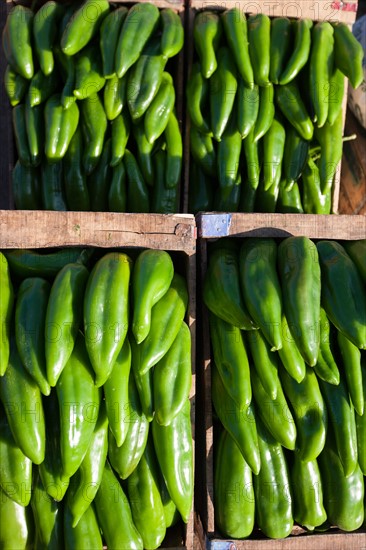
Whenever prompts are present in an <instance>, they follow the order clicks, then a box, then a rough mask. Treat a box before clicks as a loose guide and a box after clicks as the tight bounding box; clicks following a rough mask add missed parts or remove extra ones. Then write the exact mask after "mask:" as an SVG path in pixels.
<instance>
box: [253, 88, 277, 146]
mask: <svg viewBox="0 0 366 550" xmlns="http://www.w3.org/2000/svg"><path fill="white" fill-rule="evenodd" d="M273 99H274V87H273V84H272V83H269V84H268V85H267V86H260V87H259V108H258V115H257V119H256V121H255V124H254V130H253V139H254V141H258V140H259V139H260V138H261V137H263V136H264V135H265V133H266V132H267V131H268V130H269V128H270V127H271V124H272V121H273V118H274V116H275V106H274V102H273Z"/></svg>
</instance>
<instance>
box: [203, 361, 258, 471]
mask: <svg viewBox="0 0 366 550" xmlns="http://www.w3.org/2000/svg"><path fill="white" fill-rule="evenodd" d="M212 401H213V404H214V407H215V410H216V413H217V416H218V417H219V419H220V421H221V423H222V424H223V426H224V428H225V429H226V430H227V431H228V432H229V434H230V435H231V437H232V438H233V439H234V440H235V442H236V444H237V445H238V447H239V449H240V452H241V453H242V455H243V457H244V459H245V461H246V463H247V464H248V466H249V467H250V469H251V470H252V472H253V473H255V474H257V473H258V472H259V470H260V468H261V460H260V455H259V449H258V437H257V428H256V424H255V421H254V414H253V408H252V406H251V405H249V406H245V407H244V408H242V409H240V408H239V407H238V406H237V404H236V403H235V401H234V400H233V399H232V398H231V397H230V395H229V394H228V392H227V391H226V389H225V386H224V384H223V382H222V380H221V377H220V374H219V371H218V370H217V368H216V367H214V368H213V370H212Z"/></svg>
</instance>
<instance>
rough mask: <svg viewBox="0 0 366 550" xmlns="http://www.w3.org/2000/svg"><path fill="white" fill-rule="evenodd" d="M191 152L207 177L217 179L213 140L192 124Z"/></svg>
mask: <svg viewBox="0 0 366 550" xmlns="http://www.w3.org/2000/svg"><path fill="white" fill-rule="evenodd" d="M189 138H190V141H189V145H190V151H191V155H192V157H193V158H194V160H195V161H196V163H197V164H198V165H199V166H200V168H201V169H202V170H203V172H204V173H205V174H207V176H210V177H216V173H217V168H216V151H215V147H214V142H213V139H212V138H211V137H210V136H209V135H207V134H202V133H201V132H200V131H199V130H197V128H196V127H195V126H194V125H193V124H192V125H191V127H190V136H189Z"/></svg>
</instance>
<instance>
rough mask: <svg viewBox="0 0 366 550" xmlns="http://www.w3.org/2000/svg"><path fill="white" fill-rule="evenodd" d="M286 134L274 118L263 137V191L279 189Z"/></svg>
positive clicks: (278, 121) (276, 118)
mask: <svg viewBox="0 0 366 550" xmlns="http://www.w3.org/2000/svg"><path fill="white" fill-rule="evenodd" d="M285 139H286V132H285V128H284V126H283V125H282V123H281V121H280V119H279V118H278V117H277V116H275V117H274V119H273V121H272V124H271V126H270V127H269V129H268V131H267V132H266V133H265V135H264V137H263V182H264V190H265V191H268V189H270V188H271V187H274V188H276V189H277V188H279V185H280V181H281V173H282V159H283V154H284V149H285Z"/></svg>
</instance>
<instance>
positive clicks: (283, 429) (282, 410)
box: [250, 368, 297, 451]
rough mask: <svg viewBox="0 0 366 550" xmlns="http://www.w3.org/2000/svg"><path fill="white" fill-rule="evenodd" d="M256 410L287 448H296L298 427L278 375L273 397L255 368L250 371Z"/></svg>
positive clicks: (267, 426)
mask: <svg viewBox="0 0 366 550" xmlns="http://www.w3.org/2000/svg"><path fill="white" fill-rule="evenodd" d="M250 376H251V382H252V388H253V395H254V400H255V403H256V405H257V407H256V410H257V413H258V415H259V416H260V418H261V419H262V422H263V424H264V425H265V427H266V428H267V430H268V431H269V433H270V434H271V435H272V436H273V437H274V439H275V441H277V442H278V443H280V444H281V445H282V446H283V447H285V448H286V449H290V450H291V451H294V450H295V446H296V437H297V429H296V424H295V421H294V418H293V416H292V414H291V411H290V409H289V406H288V404H287V401H286V397H285V395H284V393H283V389H282V386H281V383H280V380H279V378H278V376H277V388H276V397H275V398H274V399H273V398H272V397H271V396H270V395H269V394H268V393H267V392H266V391H265V389H264V386H263V384H262V382H261V379H260V377H259V376H258V374H257V371H256V370H255V369H253V368H252V369H251V372H250Z"/></svg>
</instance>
